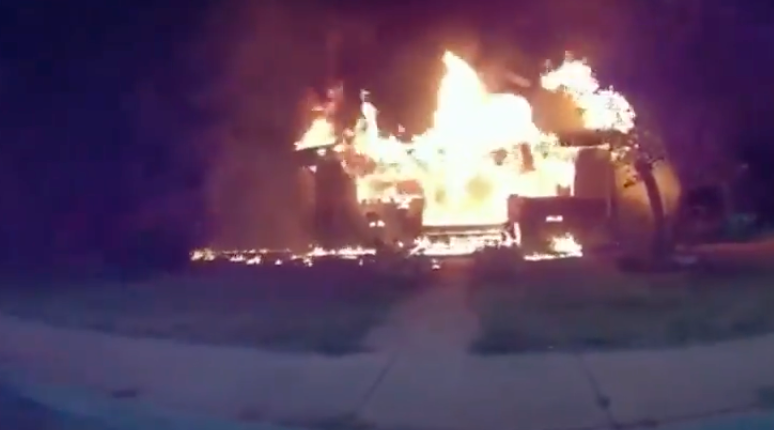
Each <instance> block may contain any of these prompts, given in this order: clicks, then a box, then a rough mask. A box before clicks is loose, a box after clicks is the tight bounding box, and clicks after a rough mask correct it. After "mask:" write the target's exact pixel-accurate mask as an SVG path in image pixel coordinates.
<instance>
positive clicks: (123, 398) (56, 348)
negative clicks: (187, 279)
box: [0, 317, 774, 430]
mask: <svg viewBox="0 0 774 430" xmlns="http://www.w3.org/2000/svg"><path fill="white" fill-rule="evenodd" d="M0 367H1V368H2V369H3V370H5V371H6V373H8V374H10V375H13V378H15V381H16V382H17V383H19V384H21V385H22V386H27V387H33V386H35V387H40V386H46V387H60V389H65V388H66V387H76V388H77V389H78V390H81V391H83V392H88V393H90V395H92V396H95V398H102V399H110V400H111V401H112V402H113V403H111V404H116V403H120V404H125V405H134V406H135V407H139V406H140V405H152V406H153V407H154V408H159V410H166V411H176V413H180V414H187V413H195V414H201V415H204V416H208V417H211V418H212V419H221V420H227V421H230V422H240V423H248V424H249V423H265V422H269V423H280V424H285V425H291V426H302V427H313V426H316V425H325V426H326V427H328V428H337V424H338V425H339V426H340V427H341V428H344V427H349V428H351V426H354V425H357V426H373V427H375V428H380V429H395V428H411V429H448V430H455V429H459V430H472V429H483V428H486V429H509V430H510V429H525V430H528V429H574V428H600V429H604V428H613V426H614V425H615V426H618V425H626V426H634V427H636V426H653V425H658V424H666V423H669V422H672V421H680V422H679V423H675V425H678V424H679V425H687V424H686V422H687V423H689V424H690V422H691V420H702V419H706V418H707V416H711V415H713V414H718V413H733V412H735V411H748V410H751V409H755V408H758V409H761V408H762V409H765V408H767V407H774V336H767V337H761V338H756V339H750V340H745V341H737V342H729V343H724V344H719V345H716V346H706V347H692V348H686V349H679V350H664V351H636V352H620V353H605V354H602V353H590V354H583V355H565V354H535V355H522V356H513V357H500V358H482V357H475V356H469V355H466V354H463V353H459V354H446V353H440V352H438V353H433V352H432V351H427V352H423V353H422V354H393V353H390V352H385V353H380V354H362V355H355V356H347V357H341V358H329V357H321V356H308V357H306V356H296V355H282V354H273V353H266V352H261V351H257V350H251V349H240V348H220V347H207V346H195V345H186V344H180V343H175V342H171V341H160V340H150V339H129V338H120V337H113V336H109V335H105V334H101V333H96V332H87V331H77V330H65V329H59V328H54V327H48V326H45V325H43V324H39V323H34V322H25V321H20V320H17V319H15V318H10V317H0ZM41 384H42V385H41ZM67 389H70V388H67ZM33 391H34V390H33ZM686 420H687V421H686ZM224 422H225V421H224ZM696 422H697V423H698V422H700V421H696ZM697 425H698V424H697ZM680 428H682V427H680ZM686 428H688V427H686ZM694 428H697V429H698V428H699V427H694ZM707 428H710V427H707ZM712 428H720V427H712ZM753 428H755V427H753Z"/></svg>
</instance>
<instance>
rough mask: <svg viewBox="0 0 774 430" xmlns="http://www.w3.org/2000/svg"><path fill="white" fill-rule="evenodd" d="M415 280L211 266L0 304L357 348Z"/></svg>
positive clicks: (188, 333)
mask: <svg viewBox="0 0 774 430" xmlns="http://www.w3.org/2000/svg"><path fill="white" fill-rule="evenodd" d="M421 284H422V282H421V281H420V280H419V279H416V278H414V277H407V276H401V275H399V274H398V273H396V271H395V270H387V271H385V270H383V269H382V270H377V269H376V268H374V267H373V266H368V265H367V266H365V267H364V266H358V265H357V264H355V263H352V262H332V263H329V264H318V265H315V266H314V267H313V268H303V267H286V266H278V267H273V266H269V267H256V266H241V265H231V264H229V265H222V266H217V265H210V266H205V267H202V268H198V269H196V270H192V271H190V272H188V273H185V274H179V275H167V276H158V277H154V278H150V279H146V280H143V281H115V280H104V279H103V280H99V279H91V280H88V281H87V280H80V281H78V282H75V281H68V282H66V281H62V282H53V281H48V282H38V283H30V282H28V283H26V284H25V285H18V286H13V287H9V286H8V285H5V286H3V288H0V312H3V313H6V314H10V315H15V316H18V317H22V318H29V319H35V320H41V321H44V322H46V323H49V324H52V325H56V326H65V327H75V328H87V329H95V330H99V331H104V332H110V333H117V334H121V335H128V336H143V337H158V338H173V339H179V340H184V341H189V342H194V343H204V344H216V345H238V346H254V347H260V348H267V349H271V350H278V351H286V352H317V353H323V354H333V355H338V354H347V353H355V352H360V351H362V346H361V345H362V341H363V339H364V337H365V336H366V335H367V333H368V332H369V331H370V330H371V329H372V328H373V327H374V326H375V325H377V324H379V323H380V322H382V321H383V320H384V318H385V317H386V315H387V313H388V312H389V311H390V309H391V308H392V307H393V306H394V305H395V304H396V303H398V302H400V301H401V300H402V299H404V298H405V297H407V296H408V295H410V294H412V292H414V291H415V290H416V289H417V288H419V286H420V285H421Z"/></svg>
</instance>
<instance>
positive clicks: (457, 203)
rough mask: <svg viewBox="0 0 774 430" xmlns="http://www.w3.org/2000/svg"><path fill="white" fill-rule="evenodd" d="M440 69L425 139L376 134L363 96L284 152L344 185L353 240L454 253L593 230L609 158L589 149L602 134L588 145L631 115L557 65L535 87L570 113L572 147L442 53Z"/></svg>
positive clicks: (588, 80)
mask: <svg viewBox="0 0 774 430" xmlns="http://www.w3.org/2000/svg"><path fill="white" fill-rule="evenodd" d="M443 61H444V64H445V66H446V74H445V76H444V77H443V79H442V80H441V82H440V87H439V90H438V104H437V109H436V111H435V113H434V117H433V126H432V127H431V128H430V129H429V130H427V131H426V132H425V133H423V134H421V135H418V136H414V137H412V138H410V139H405V138H401V139H399V138H397V137H395V136H390V135H385V134H384V133H383V132H382V131H380V129H379V124H378V121H377V109H376V107H375V106H374V105H373V104H372V103H371V102H370V101H369V100H368V94H367V93H366V92H363V93H362V97H361V100H362V105H361V116H360V119H359V121H358V123H357V125H356V126H355V127H354V128H353V129H350V130H342V131H339V130H336V127H335V126H334V124H333V121H332V120H331V117H330V116H329V113H330V112H332V111H333V110H335V106H334V105H335V103H336V100H335V99H331V100H329V102H328V104H327V105H326V106H323V107H321V108H320V109H319V112H320V115H319V116H318V117H317V118H316V119H315V120H314V121H313V122H312V124H311V126H310V127H309V128H308V129H307V131H306V132H305V133H304V135H303V136H302V138H301V139H300V140H299V141H298V142H297V143H296V150H297V151H298V152H299V153H300V154H303V155H302V156H303V157H304V158H305V160H306V165H307V168H308V169H310V171H314V172H316V174H318V175H319V176H320V178H319V180H317V183H318V185H319V186H320V187H323V186H325V185H324V184H326V183H328V182H329V181H328V180H327V179H324V178H325V174H324V173H322V171H323V170H325V169H338V170H339V171H340V172H341V173H343V174H345V175H346V176H347V177H348V178H350V182H351V188H350V190H349V191H348V192H347V191H346V190H344V189H342V190H341V193H342V194H349V195H348V196H347V197H344V199H345V200H347V201H349V202H350V203H348V204H345V205H344V206H347V207H348V209H347V208H345V209H344V210H345V212H347V211H348V212H350V213H351V212H355V213H358V214H359V216H355V217H354V218H357V219H358V221H356V224H357V227H356V230H358V231H359V232H360V233H359V236H360V237H361V238H366V240H368V238H371V239H373V241H375V242H379V243H396V244H402V243H413V244H415V245H414V246H417V247H420V248H421V247H424V249H432V250H433V252H435V253H439V254H441V253H447V254H454V253H468V252H471V250H474V249H478V248H480V247H483V246H486V245H488V244H502V243H517V244H519V245H521V246H522V248H535V249H539V248H540V247H541V246H543V247H549V248H551V247H553V244H555V243H556V242H557V241H559V240H560V239H561V240H564V242H565V243H566V242H567V241H570V242H573V243H576V244H577V242H576V237H578V236H583V234H582V232H587V231H590V230H593V229H589V228H588V225H592V226H593V225H597V226H598V225H601V224H604V220H605V219H606V217H608V218H609V216H610V214H611V208H612V202H611V198H610V195H611V194H610V193H609V190H610V186H609V181H610V180H612V179H611V178H612V169H611V168H610V161H609V158H608V157H609V151H607V150H606V149H605V148H604V146H600V145H598V144H602V143H604V142H603V139H602V137H601V136H602V133H599V134H598V136H599V138H596V139H594V138H593V136H594V135H595V133H596V132H597V131H603V130H613V131H617V132H620V133H626V132H628V131H629V130H631V129H632V127H633V121H634V112H633V110H632V108H631V106H630V105H629V103H628V102H627V101H626V99H625V98H624V97H623V96H622V95H620V94H619V93H617V92H614V91H613V90H610V89H603V88H601V87H600V85H599V83H598V82H597V81H596V79H595V78H594V75H593V72H592V70H591V69H590V67H589V66H588V65H586V64H585V63H584V62H582V61H576V60H566V61H565V62H564V63H563V64H562V65H561V66H559V67H558V68H557V69H554V70H551V71H548V72H546V73H545V74H543V76H542V77H541V85H542V87H543V88H544V89H545V90H547V91H552V92H562V93H563V94H564V95H566V96H567V97H569V98H570V99H572V101H573V102H574V103H575V105H576V106H577V108H578V110H579V112H580V115H581V116H582V121H583V125H584V127H585V128H586V129H587V130H588V131H589V133H585V134H584V133H581V134H579V135H583V136H585V138H584V139H582V140H583V141H584V143H583V144H577V143H573V142H572V140H573V139H565V138H564V137H561V136H557V135H556V134H553V133H549V132H545V131H543V130H541V129H540V128H539V127H538V126H537V125H536V124H535V123H534V121H533V113H532V107H531V105H530V103H529V102H528V101H527V100H526V99H525V98H524V97H521V96H518V95H515V94H498V93H490V92H489V91H488V90H487V89H486V88H485V86H484V84H483V83H482V81H481V79H480V78H479V76H478V74H477V73H476V71H475V70H473V69H472V68H471V67H470V66H469V65H468V64H467V63H465V62H464V61H463V60H462V59H461V58H459V57H457V56H455V55H454V54H452V53H448V52H447V53H446V54H445V55H444V57H443ZM589 136H592V139H591V140H589V139H588V137H589ZM327 194H330V195H335V194H336V193H330V192H329V193H327ZM336 198H337V199H340V198H342V196H341V195H339V196H337V197H336ZM318 205H320V206H321V207H323V206H325V203H322V202H319V201H318ZM579 232H581V233H579ZM535 252H538V251H535Z"/></svg>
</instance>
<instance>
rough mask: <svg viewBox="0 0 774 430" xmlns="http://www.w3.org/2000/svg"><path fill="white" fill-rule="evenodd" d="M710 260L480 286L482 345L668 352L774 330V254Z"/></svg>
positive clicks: (587, 264) (724, 252)
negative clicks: (674, 268) (692, 265)
mask: <svg viewBox="0 0 774 430" xmlns="http://www.w3.org/2000/svg"><path fill="white" fill-rule="evenodd" d="M740 251H743V252H740ZM703 254H704V255H705V256H706V257H707V260H708V262H707V264H705V265H703V266H702V267H701V268H698V269H693V270H691V271H682V272H664V273H624V272H622V271H621V270H619V269H618V268H617V267H616V265H615V264H612V263H610V262H603V261H599V260H596V261H594V260H590V259H589V260H587V259H576V260H563V261H562V260H557V261H544V262H538V263H533V264H525V265H524V266H523V267H521V268H520V270H518V271H517V272H516V273H513V274H511V275H510V276H508V277H501V278H500V279H499V280H496V281H494V280H488V281H481V282H478V281H475V280H474V281H471V284H472V285H471V290H470V304H471V307H472V308H473V309H474V310H475V311H476V312H477V314H478V315H479V317H480V321H481V327H482V332H481V336H480V337H479V338H478V339H477V340H476V341H475V343H474V345H472V349H473V351H475V352H478V353H481V354H507V353H519V352H532V351H552V350H559V351H567V350H569V351H578V350H590V349H591V350H599V349H602V350H610V349H623V348H645V347H647V348H653V347H656V348H658V347H670V346H682V345H686V344H697V343H712V342H717V341H722V340H729V339H734V338H739V337H745V336H752V335H757V334H763V333H768V332H772V331H774V311H772V309H774V258H764V257H763V256H762V254H761V252H760V250H758V251H755V250H751V249H750V248H749V247H746V248H734V249H731V248H728V247H726V248H713V249H707V250H703ZM770 255H774V254H770ZM767 261H768V263H767ZM770 266H771V267H770Z"/></svg>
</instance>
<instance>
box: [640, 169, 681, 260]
mask: <svg viewBox="0 0 774 430" xmlns="http://www.w3.org/2000/svg"><path fill="white" fill-rule="evenodd" d="M635 169H636V170H637V174H638V175H639V177H640V180H641V181H642V184H643V186H644V187H645V192H646V193H647V195H648V202H649V203H650V210H651V214H652V215H653V239H652V240H651V258H653V259H654V260H663V259H665V258H666V257H668V256H669V255H670V254H671V252H672V241H671V239H670V232H669V228H668V226H667V219H666V213H665V211H664V202H663V200H662V199H661V190H660V189H659V187H658V182H657V181H656V177H655V176H654V174H653V165H652V164H651V163H649V162H646V161H637V162H636V163H635Z"/></svg>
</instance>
